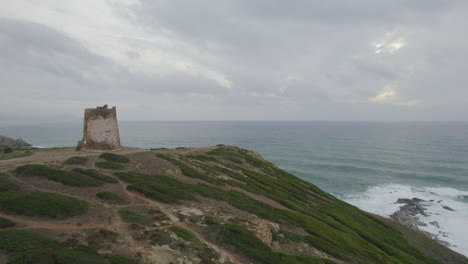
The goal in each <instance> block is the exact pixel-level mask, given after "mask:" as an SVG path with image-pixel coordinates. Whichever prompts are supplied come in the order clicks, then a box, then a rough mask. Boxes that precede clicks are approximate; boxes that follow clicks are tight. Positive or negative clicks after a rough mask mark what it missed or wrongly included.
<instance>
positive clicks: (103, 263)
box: [0, 229, 139, 264]
mask: <svg viewBox="0 0 468 264" xmlns="http://www.w3.org/2000/svg"><path fill="white" fill-rule="evenodd" d="M0 250H1V251H3V252H5V253H7V254H9V258H8V262H7V263H8V264H139V262H138V261H136V260H133V259H131V258H128V257H124V256H118V255H117V256H102V255H100V254H99V253H97V252H96V251H95V250H93V249H91V248H89V247H87V246H84V245H81V244H80V245H77V246H70V245H69V244H67V243H66V242H64V243H60V244H59V243H57V241H55V240H53V239H50V238H48V237H45V236H43V235H40V234H38V233H35V232H32V231H29V230H22V229H6V230H0Z"/></svg>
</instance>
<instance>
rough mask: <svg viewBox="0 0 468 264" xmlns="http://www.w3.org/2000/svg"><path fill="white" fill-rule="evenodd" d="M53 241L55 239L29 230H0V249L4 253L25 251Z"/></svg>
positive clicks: (48, 244)
mask: <svg viewBox="0 0 468 264" xmlns="http://www.w3.org/2000/svg"><path fill="white" fill-rule="evenodd" d="M55 243H56V241H54V240H52V239H50V238H47V237H45V236H42V235H39V234H37V233H35V232H32V231H29V230H22V229H5V230H0V249H1V250H2V251H4V252H6V253H14V252H21V251H27V250H31V249H34V248H39V247H45V246H50V245H53V244H55Z"/></svg>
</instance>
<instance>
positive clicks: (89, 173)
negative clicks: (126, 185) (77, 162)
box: [73, 168, 119, 183]
mask: <svg viewBox="0 0 468 264" xmlns="http://www.w3.org/2000/svg"><path fill="white" fill-rule="evenodd" d="M73 172H76V173H79V174H81V175H86V176H89V177H91V178H94V179H96V180H99V181H103V182H106V183H119V181H118V180H117V179H115V178H113V177H110V176H107V175H104V174H101V173H99V172H97V171H96V170H92V169H88V170H84V169H81V168H75V169H73Z"/></svg>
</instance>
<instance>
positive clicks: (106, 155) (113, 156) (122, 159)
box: [99, 153, 130, 163]
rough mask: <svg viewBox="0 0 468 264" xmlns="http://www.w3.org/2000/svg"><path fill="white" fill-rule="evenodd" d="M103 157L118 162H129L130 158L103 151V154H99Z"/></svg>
mask: <svg viewBox="0 0 468 264" xmlns="http://www.w3.org/2000/svg"><path fill="white" fill-rule="evenodd" d="M99 158H101V159H105V160H107V161H111V162H118V163H129V162H130V159H129V158H127V157H124V156H121V155H117V154H114V153H102V154H101V156H99Z"/></svg>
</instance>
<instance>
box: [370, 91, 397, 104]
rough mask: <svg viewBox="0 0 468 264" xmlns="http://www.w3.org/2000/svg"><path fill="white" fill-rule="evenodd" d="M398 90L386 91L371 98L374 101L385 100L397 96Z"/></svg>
mask: <svg viewBox="0 0 468 264" xmlns="http://www.w3.org/2000/svg"><path fill="white" fill-rule="evenodd" d="M396 94H397V92H396V91H392V90H391V91H384V92H381V93H379V94H378V95H376V96H375V97H372V98H370V100H371V101H372V102H385V101H388V100H391V99H393V98H395V96H396Z"/></svg>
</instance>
